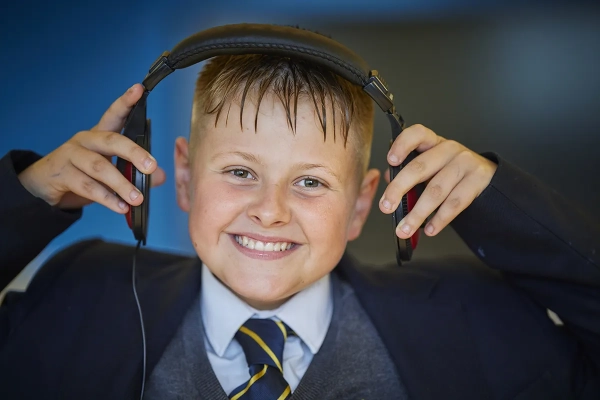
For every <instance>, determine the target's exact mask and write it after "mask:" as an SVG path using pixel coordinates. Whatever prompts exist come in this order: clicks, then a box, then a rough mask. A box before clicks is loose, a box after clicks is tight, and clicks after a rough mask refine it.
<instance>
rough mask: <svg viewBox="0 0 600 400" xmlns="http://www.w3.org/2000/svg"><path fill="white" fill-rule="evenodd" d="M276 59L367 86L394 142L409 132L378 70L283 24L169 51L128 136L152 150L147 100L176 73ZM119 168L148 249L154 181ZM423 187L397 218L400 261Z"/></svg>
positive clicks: (212, 36)
mask: <svg viewBox="0 0 600 400" xmlns="http://www.w3.org/2000/svg"><path fill="white" fill-rule="evenodd" d="M242 54H270V55H277V56H282V57H290V58H297V59H302V60H306V61H309V62H311V63H314V64H317V65H320V66H321V67H324V68H326V69H328V70H330V71H332V72H333V73H335V74H337V75H339V76H341V77H343V78H345V79H346V80H348V81H350V82H351V83H354V84H356V85H359V86H361V87H362V88H363V89H364V90H365V91H366V92H367V93H368V94H369V96H370V97H371V98H372V99H373V100H374V101H375V103H377V105H378V106H379V107H380V108H381V109H382V110H383V111H384V112H385V114H386V115H387V117H388V120H389V122H390V126H391V130H392V141H394V140H395V139H396V138H397V137H398V136H399V135H400V133H401V132H402V130H403V129H404V120H403V119H402V117H401V116H400V115H399V114H398V113H397V111H396V109H395V107H394V102H393V95H392V93H391V92H390V91H389V90H388V87H387V84H386V83H385V81H384V80H383V79H382V78H381V77H380V76H379V73H378V72H377V71H376V70H370V69H369V67H368V66H367V64H366V62H365V61H364V60H363V59H362V58H361V57H360V56H358V55H357V54H356V53H354V52H353V51H352V50H350V49H348V48H347V47H345V46H343V45H342V44H340V43H339V42H336V41H335V40H333V39H330V38H328V37H326V36H323V35H321V34H318V33H315V32H311V31H308V30H304V29H300V28H295V27H289V26H278V25H265V24H234V25H225V26H218V27H215V28H210V29H207V30H204V31H201V32H198V33H196V34H194V35H192V36H190V37H188V38H186V39H184V40H182V41H181V42H179V43H178V44H177V45H176V46H175V47H174V48H173V50H172V51H170V52H169V51H165V52H164V53H163V54H162V55H161V56H159V57H158V59H157V60H156V61H155V62H154V63H153V64H152V66H151V67H150V69H149V72H148V74H147V75H146V77H145V78H144V81H143V82H142V85H143V86H144V89H145V90H144V94H143V95H142V98H141V99H140V100H139V101H138V103H137V104H136V105H135V106H134V108H133V109H132V111H131V113H130V114H129V116H128V118H127V121H126V123H125V127H124V129H123V135H125V136H127V137H128V138H130V139H131V140H133V141H134V142H135V143H137V144H139V145H140V146H142V147H143V148H144V149H146V150H148V151H150V133H151V132H150V120H148V119H147V118H146V103H147V97H148V95H149V93H150V91H152V89H154V87H155V86H156V85H157V84H158V83H159V82H160V81H161V80H162V79H164V78H165V77H166V76H168V75H169V74H171V73H172V72H173V71H174V70H176V69H181V68H186V67H188V66H191V65H194V64H197V63H199V62H202V61H204V60H206V59H209V58H212V57H215V56H219V55H242ZM417 155H418V154H417V153H416V152H414V151H413V152H412V153H411V154H410V155H409V157H408V158H407V159H406V160H404V161H403V162H402V163H401V164H400V165H399V166H391V165H390V177H391V179H393V178H394V177H395V176H396V175H397V174H398V173H399V172H400V171H401V170H402V168H404V167H405V166H406V165H407V164H408V163H409V162H410V161H411V160H412V159H414V158H415V157H416V156H417ZM117 168H118V169H119V171H120V172H121V173H122V174H123V175H124V176H125V177H127V178H128V179H129V180H130V182H132V183H133V184H134V185H135V186H136V187H137V188H138V190H140V192H142V193H143V194H144V201H143V202H142V204H141V205H140V206H137V207H135V206H130V208H129V212H128V213H127V215H126V218H127V223H128V224H129V227H130V228H131V230H132V231H133V234H134V237H135V238H136V240H138V241H142V242H143V243H144V245H145V244H146V236H147V231H148V213H149V199H150V193H149V187H150V177H149V176H147V175H145V174H143V173H141V172H140V171H138V170H137V169H136V168H135V166H133V165H132V164H131V163H130V162H128V161H126V160H123V159H121V158H118V160H117ZM423 187H424V185H423V184H419V185H417V187H416V188H413V189H411V190H410V191H409V192H408V193H407V194H405V195H404V196H403V197H402V200H401V202H400V205H399V206H398V208H397V209H396V210H395V211H394V212H393V213H392V222H393V224H394V241H395V243H396V260H397V262H398V265H401V264H402V261H409V260H410V259H411V257H412V253H413V249H414V248H416V246H417V243H418V239H419V231H418V230H417V232H416V233H415V234H414V235H413V236H412V237H411V238H409V239H400V238H398V237H397V235H396V233H395V230H396V226H397V225H398V223H399V222H400V221H401V220H402V219H403V218H404V217H405V216H406V215H407V214H408V212H410V210H411V209H412V207H413V206H414V204H415V203H416V201H417V199H418V196H419V195H420V193H421V192H422V191H423Z"/></svg>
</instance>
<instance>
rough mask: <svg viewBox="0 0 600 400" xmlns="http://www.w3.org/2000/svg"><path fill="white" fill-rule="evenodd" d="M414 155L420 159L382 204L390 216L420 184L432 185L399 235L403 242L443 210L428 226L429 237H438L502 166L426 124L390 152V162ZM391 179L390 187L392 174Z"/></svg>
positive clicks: (400, 138) (404, 134) (409, 132)
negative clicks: (415, 151)
mask: <svg viewBox="0 0 600 400" xmlns="http://www.w3.org/2000/svg"><path fill="white" fill-rule="evenodd" d="M413 150H417V152H419V153H421V154H419V155H418V156H417V157H416V158H415V159H414V160H412V161H411V162H410V163H408V164H407V165H406V166H405V167H404V168H403V169H402V170H401V171H400V172H399V173H398V175H397V176H396V177H395V178H394V180H393V181H392V182H390V183H389V185H388V187H387V188H386V189H385V192H384V193H383V196H382V197H381V200H380V201H379V208H380V209H381V211H383V212H384V213H386V214H391V213H392V212H393V211H394V210H395V209H396V208H397V207H398V204H399V203H400V200H401V199H402V196H403V195H404V194H405V193H407V192H408V191H409V190H410V189H412V188H413V187H414V186H416V185H417V184H419V183H421V182H426V181H429V182H428V184H427V187H426V188H425V190H424V191H423V194H422V195H421V196H420V197H419V200H418V201H417V203H416V204H415V206H414V207H413V209H412V210H411V211H410V212H409V213H408V214H407V215H406V216H405V217H404V219H403V220H402V221H400V223H399V224H398V226H397V227H396V234H397V235H398V237H400V238H403V239H406V238H409V237H410V236H412V235H413V234H414V233H415V231H416V230H417V229H419V227H420V226H421V225H422V224H423V222H424V221H425V219H426V218H427V217H428V216H429V215H431V214H432V213H433V212H434V211H435V210H436V209H438V207H439V209H438V210H437V212H436V214H435V215H434V216H433V218H432V219H431V221H429V223H428V224H427V225H426V226H425V234H427V235H429V236H433V235H436V234H437V233H438V232H440V231H441V230H442V229H443V228H444V227H445V226H446V225H448V224H449V223H450V222H451V221H452V220H453V219H454V218H456V216H457V215H458V214H459V213H460V212H461V211H463V210H464V209H465V208H467V207H468V206H469V205H470V204H471V203H472V202H473V200H475V198H477V196H479V195H480V194H481V192H483V190H484V189H485V188H486V187H487V186H488V185H489V183H490V181H491V180H492V177H493V176H494V173H495V172H496V168H497V167H498V166H497V164H495V163H494V162H492V161H490V160H488V159H487V158H485V157H482V156H480V155H479V154H477V153H475V152H473V151H471V150H469V149H468V148H466V147H465V146H463V145H462V144H460V143H457V142H455V141H453V140H446V139H444V138H443V137H441V136H438V135H436V134H435V132H433V131H432V130H430V129H428V128H426V127H424V126H422V125H413V126H411V127H409V128H407V129H405V130H404V131H403V132H402V133H401V134H400V136H398V138H397V139H396V140H395V141H394V143H393V144H392V147H391V149H390V151H389V153H388V156H387V160H388V163H389V164H391V165H393V166H397V165H399V164H400V163H401V162H402V161H403V160H404V159H405V158H406V157H407V156H408V154H409V153H410V152H411V151H413ZM386 178H387V181H388V182H389V171H388V172H387V173H386Z"/></svg>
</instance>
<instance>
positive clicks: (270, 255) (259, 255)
mask: <svg viewBox="0 0 600 400" xmlns="http://www.w3.org/2000/svg"><path fill="white" fill-rule="evenodd" d="M229 237H230V238H231V241H232V242H233V245H234V246H235V248H236V249H238V250H239V251H240V252H241V253H243V254H244V255H246V256H248V257H250V258H255V259H258V260H279V259H281V258H284V257H287V256H289V255H290V254H292V253H293V252H294V251H296V249H297V248H298V247H300V246H298V245H297V244H294V245H292V248H291V249H289V250H285V251H260V250H251V249H249V248H247V247H244V246H242V245H241V244H239V243H238V242H237V240H235V235H229Z"/></svg>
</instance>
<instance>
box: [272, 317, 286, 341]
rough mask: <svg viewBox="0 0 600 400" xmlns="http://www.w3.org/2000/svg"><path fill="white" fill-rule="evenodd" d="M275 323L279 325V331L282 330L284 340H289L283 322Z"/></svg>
mask: <svg viewBox="0 0 600 400" xmlns="http://www.w3.org/2000/svg"><path fill="white" fill-rule="evenodd" d="M275 323H276V324H277V326H278V327H279V329H281V333H283V339H284V340H287V329H285V326H283V322H281V321H275Z"/></svg>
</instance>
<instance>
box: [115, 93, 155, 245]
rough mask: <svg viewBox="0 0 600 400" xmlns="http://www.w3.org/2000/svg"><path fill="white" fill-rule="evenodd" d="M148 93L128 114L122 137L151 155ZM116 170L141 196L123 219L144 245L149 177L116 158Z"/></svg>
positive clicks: (148, 198) (130, 164)
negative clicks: (147, 107)
mask: <svg viewBox="0 0 600 400" xmlns="http://www.w3.org/2000/svg"><path fill="white" fill-rule="evenodd" d="M147 97H148V92H147V91H145V92H144V94H143V95H142V98H141V99H140V100H139V101H138V102H137V104H136V105H135V106H134V108H133V110H132V111H131V112H130V113H129V116H128V117H127V120H126V121H125V127H124V128H123V135H124V136H126V137H128V138H129V139H131V140H132V141H133V142H134V143H135V144H137V145H138V146H140V147H141V148H143V149H144V150H146V151H147V152H148V153H150V154H152V151H151V147H150V143H151V136H152V125H151V121H150V120H149V119H147V118H146V98H147ZM117 169H118V170H119V172H121V174H123V176H125V178H127V180H128V181H129V182H131V183H132V184H133V185H134V186H135V187H136V188H137V190H139V191H140V193H142V195H143V201H142V203H141V204H140V205H139V206H129V210H128V211H127V213H126V214H125V219H126V221H127V225H128V226H129V229H131V230H132V231H133V236H134V237H135V239H136V240H137V241H141V242H142V244H144V245H146V238H147V235H148V216H149V213H150V185H151V179H152V177H151V175H148V174H144V173H143V172H141V171H140V170H138V169H137V168H136V167H135V165H133V163H131V162H130V161H128V160H125V159H122V158H120V157H119V158H117Z"/></svg>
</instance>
